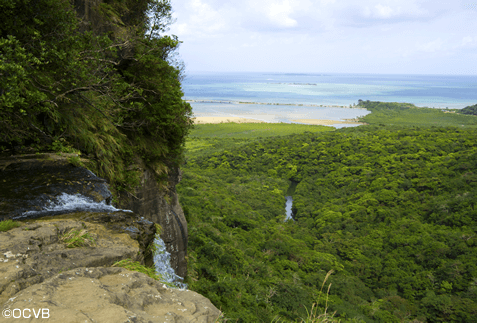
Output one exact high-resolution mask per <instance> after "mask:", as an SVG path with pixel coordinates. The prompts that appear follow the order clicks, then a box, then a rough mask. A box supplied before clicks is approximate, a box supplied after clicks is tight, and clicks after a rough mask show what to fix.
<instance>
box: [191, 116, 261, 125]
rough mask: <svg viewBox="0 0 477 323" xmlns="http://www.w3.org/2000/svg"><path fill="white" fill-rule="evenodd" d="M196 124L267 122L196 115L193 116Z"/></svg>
mask: <svg viewBox="0 0 477 323" xmlns="http://www.w3.org/2000/svg"><path fill="white" fill-rule="evenodd" d="M192 120H194V123H195V124H204V123H228V122H235V123H265V121H262V120H257V119H249V118H240V117H196V118H193V119H192Z"/></svg>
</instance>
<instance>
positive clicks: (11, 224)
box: [0, 220, 21, 232]
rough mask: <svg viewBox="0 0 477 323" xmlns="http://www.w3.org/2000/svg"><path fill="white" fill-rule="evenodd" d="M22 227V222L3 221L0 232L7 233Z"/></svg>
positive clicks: (0, 224)
mask: <svg viewBox="0 0 477 323" xmlns="http://www.w3.org/2000/svg"><path fill="white" fill-rule="evenodd" d="M19 226H21V223H20V222H17V221H13V220H3V221H1V222H0V232H5V231H8V230H10V229H13V228H17V227H19Z"/></svg>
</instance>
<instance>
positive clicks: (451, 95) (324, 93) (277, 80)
mask: <svg viewBox="0 0 477 323" xmlns="http://www.w3.org/2000/svg"><path fill="white" fill-rule="evenodd" d="M182 85H183V91H184V99H185V100H187V101H189V102H190V103H191V105H192V108H193V112H194V115H195V116H197V117H202V116H238V117H246V118H254V119H259V120H263V121H267V122H291V121H290V120H291V119H328V120H342V119H352V118H356V117H359V116H363V115H366V114H367V113H369V112H368V111H367V110H362V109H355V108H353V109H350V108H349V107H350V106H351V107H352V106H353V105H354V104H357V103H358V100H359V99H361V100H371V101H384V102H408V103H413V104H415V105H416V106H420V107H431V108H453V109H461V108H464V107H466V106H468V105H473V104H476V103H477V76H450V75H375V74H292V73H217V72H214V73H212V72H210V73H208V72H200V73H199V72H195V73H189V74H187V76H186V78H185V79H184V81H183V82H182ZM341 126H349V125H341Z"/></svg>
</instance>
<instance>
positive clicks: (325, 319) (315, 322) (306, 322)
mask: <svg viewBox="0 0 477 323" xmlns="http://www.w3.org/2000/svg"><path fill="white" fill-rule="evenodd" d="M333 272H334V270H333V269H331V270H330V271H329V272H328V273H327V274H326V276H325V279H324V280H323V284H321V289H320V293H319V295H318V300H317V301H316V302H315V303H314V304H313V305H312V306H311V309H310V311H308V310H307V311H306V312H307V314H308V316H307V317H305V318H301V321H296V322H295V323H339V322H340V320H338V319H337V318H335V317H334V315H335V313H336V312H335V313H332V314H329V313H328V296H329V294H330V288H331V283H330V284H329V285H328V290H327V291H326V299H325V307H324V309H323V310H320V307H319V304H320V301H321V296H322V292H323V287H324V286H325V283H326V281H327V280H328V278H329V277H330V276H331V274H332V273H333ZM272 323H280V318H277V320H276V321H275V320H273V321H272Z"/></svg>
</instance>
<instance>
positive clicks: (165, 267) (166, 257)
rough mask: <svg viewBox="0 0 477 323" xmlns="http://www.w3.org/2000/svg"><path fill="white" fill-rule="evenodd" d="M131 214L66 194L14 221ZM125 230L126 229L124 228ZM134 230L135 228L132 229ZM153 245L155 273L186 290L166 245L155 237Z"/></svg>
mask: <svg viewBox="0 0 477 323" xmlns="http://www.w3.org/2000/svg"><path fill="white" fill-rule="evenodd" d="M117 211H122V212H132V211H130V210H122V209H117V208H115V207H114V206H112V205H108V204H106V203H105V202H104V201H102V202H99V203H98V202H95V201H94V200H93V199H92V198H89V197H86V196H83V195H81V194H74V195H71V194H66V193H62V194H60V195H58V196H57V197H56V198H55V199H53V200H51V201H50V202H49V203H48V205H46V206H44V207H43V209H41V210H38V211H28V212H24V213H22V214H21V215H20V216H17V217H16V219H22V218H25V217H31V216H34V217H38V216H49V215H60V214H65V213H72V212H117ZM126 229H127V228H126ZM134 229H135V228H134ZM136 230H137V229H136ZM154 245H155V246H156V252H155V254H154V257H153V258H154V265H155V268H156V273H157V274H158V275H159V276H161V277H162V278H163V280H164V281H165V282H166V283H168V284H167V285H169V286H170V287H176V288H180V289H185V288H187V285H186V284H184V283H183V282H182V280H183V279H182V277H180V276H178V275H177V274H176V273H175V272H174V269H172V267H171V261H170V259H171V254H170V253H169V252H167V251H166V245H165V243H164V241H163V240H162V239H161V238H160V237H159V235H156V238H155V239H154Z"/></svg>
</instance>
